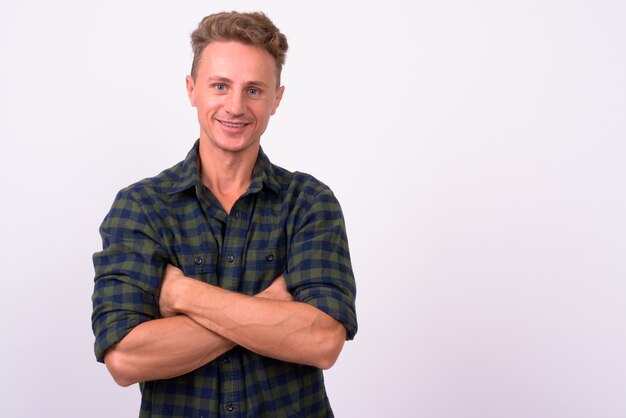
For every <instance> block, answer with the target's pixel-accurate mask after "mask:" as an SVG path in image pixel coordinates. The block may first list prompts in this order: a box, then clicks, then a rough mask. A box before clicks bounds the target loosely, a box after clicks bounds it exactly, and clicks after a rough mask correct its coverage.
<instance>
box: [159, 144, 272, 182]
mask: <svg viewBox="0 0 626 418" xmlns="http://www.w3.org/2000/svg"><path fill="white" fill-rule="evenodd" d="M199 144H200V141H199V140H197V141H196V142H195V143H194V145H193V147H192V148H191V150H190V151H189V153H187V157H185V159H184V160H183V161H182V162H181V163H180V165H179V170H177V173H176V174H178V175H177V176H176V178H174V179H172V180H173V182H172V186H171V187H170V188H169V190H168V194H175V193H180V192H182V191H185V190H187V189H191V188H194V187H195V186H196V185H201V184H202V181H201V179H200V164H199V160H200V159H199V155H198V152H199ZM275 169H276V167H274V165H273V164H272V163H271V162H270V160H269V158H268V157H267V155H265V153H264V152H263V148H261V147H259V155H258V157H257V160H256V163H255V164H254V169H253V170H252V182H251V183H250V186H249V187H248V191H247V192H246V194H248V193H256V192H259V191H260V190H261V189H262V188H263V186H266V187H267V188H268V189H270V190H272V191H273V192H274V193H276V194H278V193H279V192H280V183H279V182H278V178H277V173H276V172H275Z"/></svg>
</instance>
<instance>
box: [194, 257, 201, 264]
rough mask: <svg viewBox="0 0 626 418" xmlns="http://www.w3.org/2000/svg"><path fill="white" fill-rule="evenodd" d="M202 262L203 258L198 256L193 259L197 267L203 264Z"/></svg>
mask: <svg viewBox="0 0 626 418" xmlns="http://www.w3.org/2000/svg"><path fill="white" fill-rule="evenodd" d="M202 261H203V260H202V257H200V256H197V257H196V258H194V259H193V262H194V263H195V264H197V265H200V264H202Z"/></svg>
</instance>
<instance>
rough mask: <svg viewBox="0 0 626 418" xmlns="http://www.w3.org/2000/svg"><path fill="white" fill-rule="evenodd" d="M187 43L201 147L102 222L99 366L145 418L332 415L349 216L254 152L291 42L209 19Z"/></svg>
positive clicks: (261, 27)
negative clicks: (330, 376)
mask: <svg viewBox="0 0 626 418" xmlns="http://www.w3.org/2000/svg"><path fill="white" fill-rule="evenodd" d="M192 47H193V51H194V59H193V65H192V69H191V75H190V76H188V77H187V79H186V83H187V93H188V96H189V100H190V102H191V104H192V106H194V107H195V108H196V110H197V114H198V122H199V125H200V138H199V140H198V141H197V142H196V143H195V144H194V147H193V148H192V150H191V151H190V152H189V154H188V155H187V158H186V159H185V160H184V161H182V162H180V163H179V164H177V165H176V166H174V167H172V168H170V169H168V170H165V171H164V172H162V173H161V174H159V175H158V176H156V177H154V178H150V179H146V180H143V181H140V182H138V183H136V184H134V185H131V186H129V187H128V188H126V189H124V190H122V191H120V192H119V193H118V195H117V197H116V199H115V202H114V203H113V206H112V208H111V210H110V212H109V213H108V215H107V216H106V218H105V220H104V221H103V223H102V226H101V228H100V233H101V235H102V239H103V250H102V251H100V252H98V253H96V254H94V266H95V271H96V277H95V286H94V294H93V315H92V324H93V330H94V335H95V336H96V342H95V351H96V357H97V359H98V360H99V361H103V362H104V363H105V364H106V366H107V368H108V370H109V371H110V373H111V374H112V376H113V378H114V379H115V381H116V382H117V383H119V384H120V385H122V386H128V385H131V384H133V383H139V384H140V388H141V391H142V403H141V412H140V416H141V417H213V416H238V417H317V416H319V417H329V416H333V414H332V410H331V408H330V405H329V401H328V397H327V395H326V391H325V389H324V381H323V375H322V369H327V368H329V367H331V366H332V365H333V363H334V362H335V360H336V359H337V357H338V355H339V353H340V351H341V349H342V347H343V342H344V341H345V340H346V339H348V340H349V339H352V338H353V337H354V335H355V333H356V330H357V322H356V315H355V308H354V299H355V292H356V288H355V283H354V278H353V274H352V269H351V264H350V256H349V252H348V245H347V239H346V234H345V227H344V221H343V216H342V214H341V210H340V207H339V204H338V202H337V200H336V199H335V197H334V196H333V194H332V192H331V191H330V190H329V189H328V187H327V186H325V185H324V184H322V183H321V182H319V181H317V180H316V179H314V178H313V177H311V176H310V175H307V174H304V173H298V172H296V173H291V172H288V171H286V170H284V169H282V168H280V167H277V166H275V165H273V164H271V163H270V162H269V160H268V158H267V157H266V155H265V154H264V153H263V151H262V149H261V147H260V139H261V135H262V134H263V132H264V131H265V128H266V127H267V123H268V121H269V119H270V117H271V116H272V115H273V114H274V113H275V112H276V109H277V108H278V105H279V104H280V102H281V99H282V96H283V92H284V87H282V86H281V85H280V74H281V69H282V65H283V63H284V60H285V55H286V52H287V40H286V38H285V36H284V35H283V34H281V33H280V32H279V30H278V29H277V28H276V27H275V26H274V24H273V23H272V22H271V21H270V20H269V19H268V18H267V17H266V16H264V15H263V14H261V13H236V12H232V13H218V14H215V15H210V16H207V17H205V18H204V19H203V20H202V21H201V22H200V24H199V26H198V28H197V29H196V30H195V31H194V32H193V33H192Z"/></svg>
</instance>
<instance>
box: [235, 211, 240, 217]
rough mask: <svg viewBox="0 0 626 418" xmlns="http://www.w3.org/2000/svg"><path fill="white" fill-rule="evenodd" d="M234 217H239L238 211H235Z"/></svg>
mask: <svg viewBox="0 0 626 418" xmlns="http://www.w3.org/2000/svg"><path fill="white" fill-rule="evenodd" d="M235 219H239V211H235Z"/></svg>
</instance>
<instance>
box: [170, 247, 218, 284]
mask: <svg viewBox="0 0 626 418" xmlns="http://www.w3.org/2000/svg"><path fill="white" fill-rule="evenodd" d="M218 258H219V254H218V253H217V251H209V252H203V253H193V254H178V261H179V266H178V268H180V269H181V270H182V271H183V273H185V276H187V277H191V278H194V279H197V280H200V281H203V282H205V283H209V284H217V263H218Z"/></svg>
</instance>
